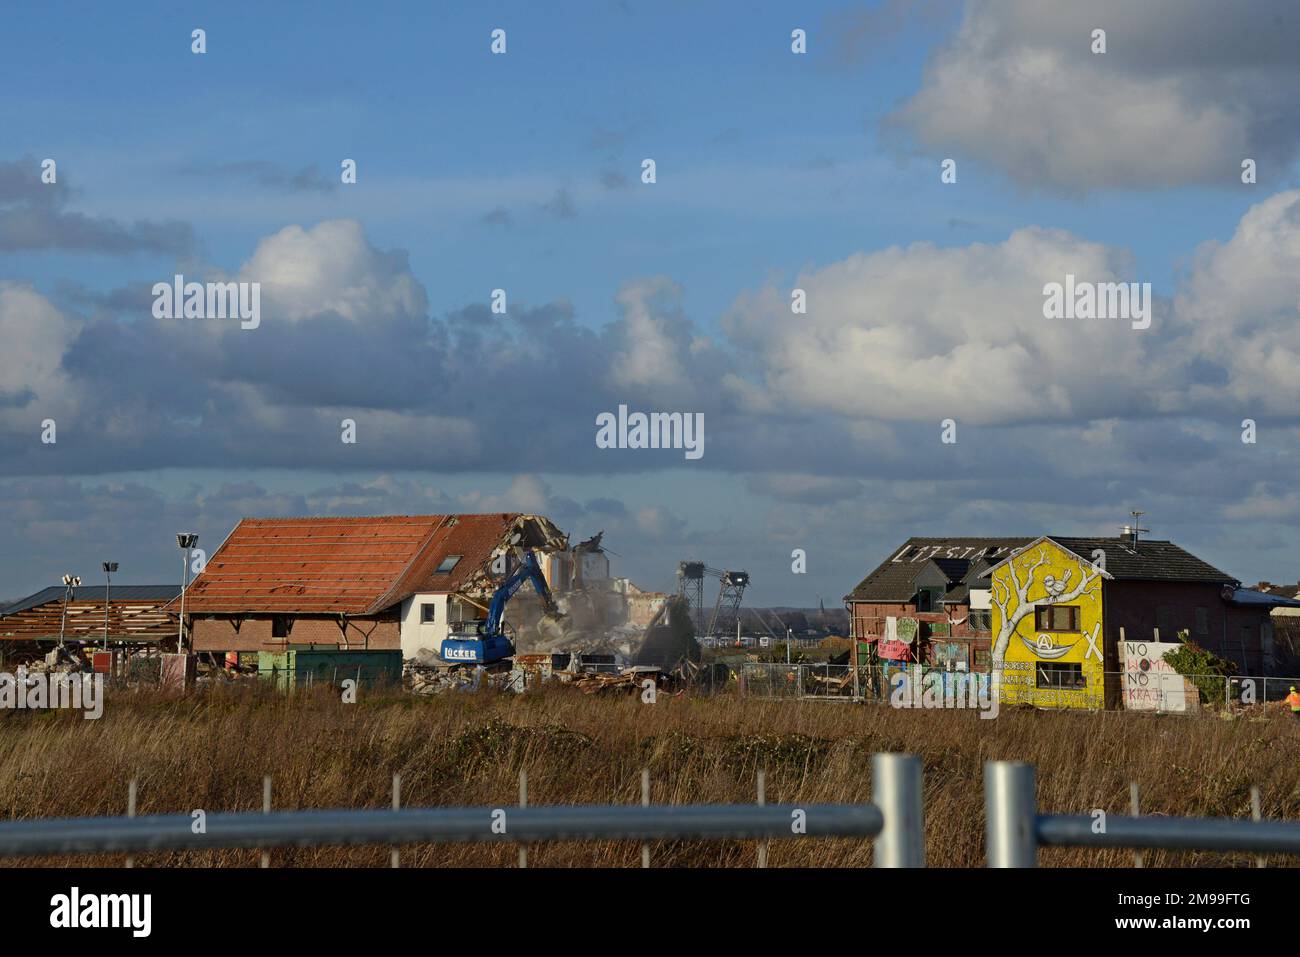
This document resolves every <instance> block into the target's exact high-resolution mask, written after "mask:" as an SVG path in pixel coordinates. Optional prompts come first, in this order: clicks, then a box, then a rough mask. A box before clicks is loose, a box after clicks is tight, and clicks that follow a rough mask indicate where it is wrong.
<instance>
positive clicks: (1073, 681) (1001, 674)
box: [987, 536, 1111, 709]
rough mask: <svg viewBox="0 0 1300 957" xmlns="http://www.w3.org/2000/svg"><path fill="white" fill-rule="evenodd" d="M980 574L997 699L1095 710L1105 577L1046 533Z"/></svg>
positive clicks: (1101, 667) (1099, 695)
mask: <svg viewBox="0 0 1300 957" xmlns="http://www.w3.org/2000/svg"><path fill="white" fill-rule="evenodd" d="M987 574H988V577H989V579H990V582H991V585H990V595H989V599H990V602H991V604H992V616H991V617H992V635H993V646H992V655H991V657H992V672H993V676H994V683H995V686H996V687H998V688H1000V700H1001V701H1002V702H1003V703H1005V704H1029V705H1035V706H1038V707H1049V708H1090V709H1100V708H1102V707H1103V706H1104V702H1105V662H1104V658H1103V642H1102V627H1103V626H1102V622H1103V617H1102V612H1103V606H1102V591H1103V583H1104V580H1106V579H1109V578H1110V577H1111V576H1110V575H1108V574H1107V573H1106V571H1105V570H1104V569H1103V568H1102V567H1101V566H1100V565H1094V564H1093V563H1091V562H1089V561H1086V560H1085V559H1083V558H1081V557H1080V556H1079V555H1077V554H1075V553H1074V552H1072V551H1069V550H1067V549H1065V548H1063V547H1061V546H1060V545H1058V544H1057V543H1056V542H1054V541H1053V540H1052V539H1050V538H1048V537H1046V536H1043V537H1041V538H1039V539H1037V540H1036V541H1034V542H1031V543H1030V544H1028V545H1026V546H1025V547H1024V548H1023V549H1021V550H1019V551H1017V552H1016V553H1015V554H1014V555H1012V556H1010V557H1009V558H1006V559H1004V560H1003V561H1001V562H999V563H998V564H996V565H994V566H993V567H991V568H990V569H989V570H988V573H987Z"/></svg>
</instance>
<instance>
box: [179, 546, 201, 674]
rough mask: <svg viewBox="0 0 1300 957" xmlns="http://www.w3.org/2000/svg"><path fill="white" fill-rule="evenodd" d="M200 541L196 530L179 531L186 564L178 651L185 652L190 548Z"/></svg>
mask: <svg viewBox="0 0 1300 957" xmlns="http://www.w3.org/2000/svg"><path fill="white" fill-rule="evenodd" d="M198 543H199V536H198V535H196V534H195V533H194V532H178V533H177V535H176V544H177V546H178V547H179V548H180V549H181V551H182V552H184V562H185V564H184V565H183V566H182V567H181V620H180V630H179V631H178V632H177V635H176V651H177V652H178V653H179V654H182V655H183V654H185V589H186V588H187V587H188V585H189V574H190V550H191V549H192V548H194V546H195V545H197V544H198Z"/></svg>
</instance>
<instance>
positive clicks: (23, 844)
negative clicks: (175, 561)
mask: <svg viewBox="0 0 1300 957" xmlns="http://www.w3.org/2000/svg"><path fill="white" fill-rule="evenodd" d="M871 772H872V773H871V776H872V799H871V803H869V804H828V805H827V804H822V805H795V804H766V803H764V801H763V787H762V778H761V777H760V784H759V800H758V803H757V804H754V805H716V804H711V805H654V806H652V805H650V804H649V803H648V801H649V795H648V780H647V779H646V778H645V777H643V780H642V791H643V802H645V803H643V804H642V805H641V806H637V805H598V806H545V805H542V806H537V805H528V804H527V801H526V800H525V799H524V790H523V787H524V785H523V781H522V779H521V793H520V804H519V805H518V806H510V805H506V806H502V807H496V808H490V807H478V808H402V809H399V808H398V806H397V805H398V798H397V794H398V783H397V780H395V781H394V794H393V804H394V807H393V809H392V810H328V811H280V812H274V813H273V812H271V811H270V809H269V808H270V790H269V782H268V784H267V790H266V793H265V795H264V807H265V808H266V810H264V811H263V812H262V813H260V814H259V813H256V812H239V813H225V814H221V813H218V814H209V815H206V817H205V819H204V826H203V827H202V828H199V829H196V828H195V819H194V816H193V815H192V814H171V815H152V816H148V817H136V816H135V815H134V814H133V813H132V814H129V815H128V816H126V817H108V818H62V819H35V820H23V821H6V822H0V857H20V856H38V855H52V854H91V853H125V854H133V853H141V852H148V851H162V850H176V851H185V850H189V851H194V850H214V849H219V848H273V847H320V846H344V845H392V846H394V847H395V846H396V845H402V844H420V843H461V842H469V841H475V842H492V843H506V844H519V845H521V853H520V864H521V866H526V864H525V862H526V856H525V854H524V851H523V848H522V845H525V844H529V843H536V842H540V841H591V840H618V841H635V840H639V841H643V842H648V841H657V840H681V839H696V840H719V839H756V840H758V841H759V842H760V844H759V853H758V855H757V861H758V866H760V867H763V866H766V842H767V841H769V840H773V839H805V838H813V837H860V838H867V837H870V838H874V839H875V854H874V863H875V866H877V867H924V866H925V831H924V808H923V800H922V794H923V781H922V767H921V759H920V758H918V757H916V756H914V755H906V754H877V755H874V756H873V757H872V759H871ZM1035 788H1036V785H1035V778H1034V769H1033V767H1032V766H1031V765H1028V764H1022V763H1019V762H1012V761H989V762H986V763H985V765H984V803H985V821H986V832H985V833H986V850H987V860H988V865H989V866H990V867H1034V866H1036V865H1037V863H1038V849H1039V847H1042V846H1061V847H1125V848H1135V849H1136V848H1162V849H1167V850H1205V851H1241V852H1252V853H1257V854H1262V853H1269V852H1274V853H1300V822H1291V821H1260V820H1258V819H1257V820H1241V819H1234V818H1171V817H1163V816H1161V817H1139V816H1137V815H1136V814H1135V815H1134V816H1132V817H1124V816H1119V815H1106V816H1102V817H1101V818H1100V819H1099V818H1098V817H1097V815H1096V814H1095V813H1094V814H1086V815H1085V814H1076V815H1069V814H1040V813H1039V812H1038V807H1037V796H1036V790H1035ZM131 809H132V811H133V810H134V788H133V789H132V802H131ZM1256 813H1258V812H1256ZM1099 824H1100V826H1099ZM266 861H267V858H266V856H265V855H263V866H267V864H266ZM393 864H394V866H397V853H396V850H394V854H393ZM128 866H130V859H129V858H128ZM642 866H649V854H648V852H647V851H645V850H643V855H642Z"/></svg>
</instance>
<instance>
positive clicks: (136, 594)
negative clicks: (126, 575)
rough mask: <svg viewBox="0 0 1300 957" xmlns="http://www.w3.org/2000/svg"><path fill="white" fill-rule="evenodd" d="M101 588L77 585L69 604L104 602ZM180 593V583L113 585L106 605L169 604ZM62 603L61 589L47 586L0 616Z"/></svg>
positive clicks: (13, 605) (9, 607)
mask: <svg viewBox="0 0 1300 957" xmlns="http://www.w3.org/2000/svg"><path fill="white" fill-rule="evenodd" d="M104 589H105V586H104V585H81V586H79V587H77V588H74V589H72V601H74V602H78V601H93V602H98V603H102V602H103V601H104ZM180 593H181V586H180V583H179V582H177V583H176V584H175V585H114V586H112V587H111V588H109V589H108V600H109V602H110V603H111V602H115V601H123V602H135V601H158V602H167V601H171V600H172V599H173V598H175V597H176V596H177V595H179V594H180ZM52 601H57V602H62V601H63V586H62V585H51V586H50V587H49V588H42V589H41V590H40V591H38V592H36V593H35V594H32V595H28V596H27V597H26V598H21V599H19V600H18V601H16V602H14V603H13V604H12V605H9V606H7V607H6V608H5V609H4V610H3V611H0V617H3V616H4V615H16V614H18V613H19V612H21V611H28V610H29V609H32V608H36V607H38V606H40V605H45V604H48V603H49V602H52Z"/></svg>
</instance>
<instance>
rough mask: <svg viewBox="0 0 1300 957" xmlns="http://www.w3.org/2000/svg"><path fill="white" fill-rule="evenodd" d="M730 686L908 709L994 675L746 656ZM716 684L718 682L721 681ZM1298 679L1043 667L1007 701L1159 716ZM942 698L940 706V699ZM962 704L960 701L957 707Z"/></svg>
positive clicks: (967, 698) (1270, 699) (766, 694)
mask: <svg viewBox="0 0 1300 957" xmlns="http://www.w3.org/2000/svg"><path fill="white" fill-rule="evenodd" d="M732 672H733V674H732V680H731V681H730V682H728V687H729V688H730V689H731V690H732V691H734V692H735V693H737V694H739V695H741V696H743V697H756V698H817V699H822V698H833V699H840V700H849V701H868V702H878V703H886V702H889V701H890V700H891V699H892V700H893V701H894V702H895V703H900V702H901V703H902V706H905V707H927V706H943V707H952V706H953V702H955V701H957V700H961V701H963V702H964V703H965V705H966V706H976V705H977V703H978V702H979V701H980V700H983V701H986V702H987V701H988V700H989V699H990V696H991V694H992V676H991V675H990V674H988V673H986V672H967V671H946V670H940V669H937V668H927V667H925V666H924V665H916V664H910V665H894V664H876V665H862V666H859V667H857V668H856V669H855V668H854V667H853V666H852V665H834V664H829V663H807V662H805V663H790V664H786V663H784V662H755V661H747V662H744V663H741V664H739V665H735V666H733V667H732ZM713 687H714V688H718V687H720V685H719V684H717V683H715V684H714V685H713ZM1293 687H1296V688H1300V677H1294V678H1292V677H1272V676H1264V675H1233V676H1231V677H1224V676H1223V675H1179V674H1174V673H1168V672H1157V673H1150V674H1148V673H1145V672H1133V671H1123V672H1104V673H1103V675H1102V680H1101V681H1096V680H1095V679H1092V678H1088V679H1083V680H1082V681H1078V682H1076V683H1072V682H1070V681H1069V680H1068V679H1062V678H1061V677H1060V676H1059V675H1058V674H1057V673H1055V672H1050V671H1045V672H1044V673H1043V674H1042V675H1040V676H1039V680H1038V682H1037V683H1036V684H1035V686H1033V687H1029V688H1022V687H1018V686H1011V685H1009V684H1006V685H1004V686H1003V688H1002V693H1001V703H1003V704H1029V705H1033V706H1036V707H1041V708H1061V709H1068V708H1082V709H1088V710H1099V709H1102V708H1105V707H1108V706H1109V707H1111V708H1120V709H1123V710H1127V711H1145V712H1151V713H1158V714H1183V713H1194V712H1197V711H1202V710H1206V709H1219V708H1222V707H1225V706H1227V707H1250V706H1254V705H1264V704H1274V703H1278V702H1281V701H1283V700H1285V699H1286V697H1287V695H1288V694H1289V693H1290V691H1291V689H1292V688H1293ZM940 702H942V704H940ZM957 706H959V707H960V706H961V705H957Z"/></svg>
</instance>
